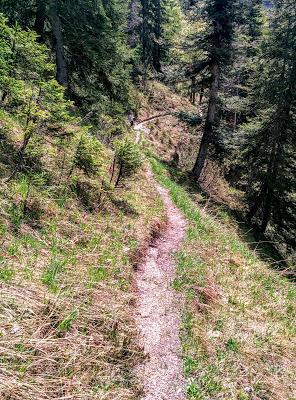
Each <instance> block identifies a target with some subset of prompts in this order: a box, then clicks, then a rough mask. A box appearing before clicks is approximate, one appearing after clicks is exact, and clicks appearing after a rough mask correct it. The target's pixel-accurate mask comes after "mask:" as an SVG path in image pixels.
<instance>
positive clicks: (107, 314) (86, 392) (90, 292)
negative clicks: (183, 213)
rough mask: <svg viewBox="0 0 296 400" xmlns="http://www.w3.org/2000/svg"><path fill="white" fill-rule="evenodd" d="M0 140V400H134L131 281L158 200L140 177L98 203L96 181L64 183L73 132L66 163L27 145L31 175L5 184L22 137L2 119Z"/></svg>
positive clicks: (157, 218) (157, 221)
mask: <svg viewBox="0 0 296 400" xmlns="http://www.w3.org/2000/svg"><path fill="white" fill-rule="evenodd" d="M75 129H77V128H75ZM0 135H1V136H0V138H1V143H0V145H1V147H0V177H1V187H0V291H1V294H0V398H1V399H3V400H8V399H9V400H11V399H13V400H33V399H40V400H53V399H60V400H62V399H73V400H78V399H83V400H86V399H104V400H105V399H106V400H107V399H109V400H116V399H117V400H128V399H135V398H136V396H137V392H138V382H137V380H136V377H135V375H134V374H133V372H132V371H133V369H134V366H135V364H137V363H138V361H139V359H140V357H141V350H140V348H139V347H138V344H137V340H136V337H137V331H136V327H135V324H134V321H133V318H132V315H133V310H134V308H133V301H134V295H133V293H132V283H133V279H132V278H133V272H134V265H135V263H136V261H137V259H138V252H139V251H140V249H141V248H142V247H143V245H144V243H146V242H147V241H149V240H150V233H151V232H153V231H154V230H155V229H156V227H157V226H159V225H161V224H162V223H163V221H164V220H165V212H164V206H163V204H162V200H161V197H160V195H159V193H158V192H157V190H156V189H155V187H154V186H153V185H151V184H150V182H149V181H148V180H147V178H146V175H145V173H144V172H143V171H142V172H140V173H138V174H137V175H135V176H133V178H130V177H129V179H126V180H124V181H123V182H121V184H120V185H119V187H117V188H116V189H114V188H109V187H107V188H105V191H104V193H103V195H102V196H101V199H100V198H99V196H98V195H97V194H98V192H97V191H96V187H95V186H93V181H94V183H96V182H99V177H96V178H95V179H94V180H93V181H91V180H90V179H89V178H88V177H87V176H85V175H83V174H82V172H81V171H80V170H78V171H76V170H75V176H72V177H71V178H69V172H68V171H69V169H70V170H71V169H72V167H71V163H72V164H73V161H72V160H73V154H72V153H71V150H72V148H73V150H74V151H75V146H77V142H78V143H79V138H80V136H81V133H80V135H79V136H78V141H77V142H74V144H73V143H72V142H71V141H70V140H68V142H67V149H66V150H67V152H69V153H70V154H69V155H68V153H67V158H65V152H63V150H64V149H63V148H62V149H59V148H58V147H55V146H52V145H51V144H50V143H47V142H46V144H44V145H43V147H41V148H40V147H37V146H36V147H35V150H36V151H35V153H34V155H35V158H34V159H33V160H34V161H35V160H38V164H36V165H37V167H38V170H37V172H35V169H32V170H33V172H34V174H33V173H31V175H29V174H28V175H26V174H22V175H21V176H16V177H15V179H13V180H11V181H10V182H7V180H6V178H7V176H9V174H10V170H9V168H12V167H13V166H14V164H13V162H11V161H10V157H12V155H14V154H15V153H16V151H17V149H18V147H19V143H20V141H21V139H22V137H23V131H22V128H21V127H20V125H19V124H18V122H17V121H16V120H14V119H13V118H11V117H10V116H8V115H5V116H3V118H1V122H0ZM53 140H54V139H52V141H53ZM37 150H38V151H39V152H38V153H37ZM41 150H42V151H41ZM103 151H104V153H103V156H105V157H106V158H107V159H110V160H111V161H112V157H110V156H109V154H108V153H107V152H110V151H111V149H107V148H106V149H103ZM40 154H41V155H42V158H40V157H39V156H40ZM63 155H64V162H63ZM87 155H89V153H87ZM107 156H108V157H107ZM111 156H112V154H111ZM65 159H66V162H65ZM88 160H90V161H91V159H89V158H88ZM34 166H35V165H34ZM37 167H36V168H37ZM107 167H108V165H107ZM107 171H108V169H107ZM30 176H32V178H30ZM37 178H38V179H37ZM74 178H75V180H74ZM77 183H80V186H79V188H80V191H79V192H78V191H77V190H75V189H77ZM75 184H76V185H75ZM70 189H72V190H70ZM90 204H92V207H90Z"/></svg>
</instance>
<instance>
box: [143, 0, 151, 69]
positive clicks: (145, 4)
mask: <svg viewBox="0 0 296 400" xmlns="http://www.w3.org/2000/svg"><path fill="white" fill-rule="evenodd" d="M141 5H142V29H141V41H142V62H143V64H144V65H145V67H146V68H147V66H148V64H149V23H148V19H149V7H148V2H147V0H141Z"/></svg>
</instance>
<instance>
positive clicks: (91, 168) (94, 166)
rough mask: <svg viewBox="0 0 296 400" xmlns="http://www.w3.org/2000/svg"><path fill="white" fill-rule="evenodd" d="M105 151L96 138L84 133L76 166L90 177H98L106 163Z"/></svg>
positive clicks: (77, 154)
mask: <svg viewBox="0 0 296 400" xmlns="http://www.w3.org/2000/svg"><path fill="white" fill-rule="evenodd" d="M103 150H104V149H103V145H102V144H101V143H100V142H99V141H98V139H96V137H95V136H92V135H90V134H89V133H87V132H85V133H83V134H82V135H81V138H80V141H79V143H78V146H77V150H76V153H75V156H74V164H75V166H76V167H77V168H80V169H81V170H82V171H84V172H85V174H86V175H88V176H94V175H98V173H99V172H100V168H101V166H102V163H103V161H104V151H103Z"/></svg>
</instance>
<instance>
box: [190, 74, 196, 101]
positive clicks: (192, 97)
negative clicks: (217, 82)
mask: <svg viewBox="0 0 296 400" xmlns="http://www.w3.org/2000/svg"><path fill="white" fill-rule="evenodd" d="M195 98H196V77H195V76H192V77H191V90H190V101H191V103H192V104H195Z"/></svg>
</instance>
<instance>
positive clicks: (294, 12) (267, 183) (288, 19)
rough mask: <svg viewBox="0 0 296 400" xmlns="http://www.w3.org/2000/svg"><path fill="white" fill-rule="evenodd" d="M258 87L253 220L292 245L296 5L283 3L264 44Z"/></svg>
mask: <svg viewBox="0 0 296 400" xmlns="http://www.w3.org/2000/svg"><path fill="white" fill-rule="evenodd" d="M261 59H262V61H261V63H260V65H259V69H258V73H257V76H256V80H255V82H256V83H255V85H254V89H253V90H254V97H253V101H254V105H255V109H256V114H257V117H256V118H255V119H253V120H252V121H250V123H249V125H247V126H246V132H247V137H246V146H245V152H244V154H243V156H244V159H245V160H247V168H248V169H249V174H248V181H249V186H248V199H249V204H250V209H249V213H248V218H249V220H252V219H255V220H256V221H257V222H258V224H260V227H261V230H262V232H265V230H266V228H267V226H268V225H269V224H270V226H271V229H272V230H273V231H274V234H275V235H276V236H277V235H280V236H282V238H284V240H285V242H286V243H287V244H288V246H294V247H295V244H296V241H295V235H294V234H293V231H294V229H293V226H294V228H295V225H296V219H295V215H296V199H295V191H296V175H295V166H296V158H295V150H296V136H295V132H296V125H295V122H296V120H295V115H296V95H295V93H296V92H295V91H296V9H295V5H294V4H293V2H287V1H278V2H277V7H276V10H275V12H274V16H273V18H272V22H271V29H270V34H269V35H268V37H267V39H266V40H265V42H264V43H263V46H262V56H261Z"/></svg>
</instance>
